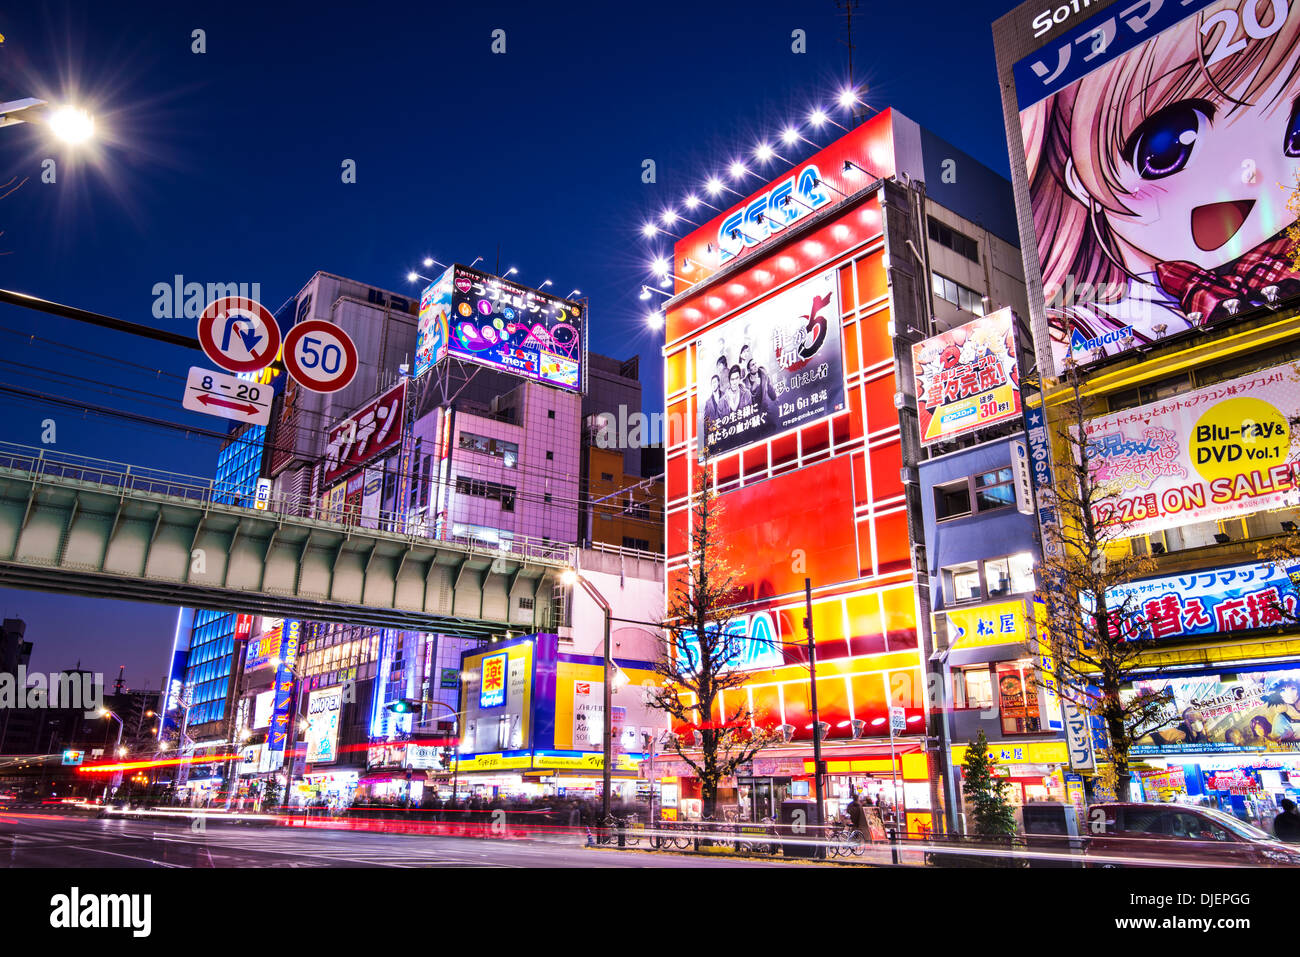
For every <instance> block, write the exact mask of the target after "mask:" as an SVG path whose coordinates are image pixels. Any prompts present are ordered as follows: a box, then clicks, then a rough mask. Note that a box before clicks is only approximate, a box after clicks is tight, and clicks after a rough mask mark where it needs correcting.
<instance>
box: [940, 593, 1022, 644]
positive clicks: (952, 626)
mask: <svg viewBox="0 0 1300 957" xmlns="http://www.w3.org/2000/svg"><path fill="white" fill-rule="evenodd" d="M941 614H944V615H947V617H948V647H949V648H950V649H952V650H956V649H958V648H980V647H983V646H985V645H1014V644H1024V642H1025V640H1026V639H1027V638H1028V634H1027V633H1026V630H1025V603H1024V601H1003V602H998V603H997V604H993V605H980V606H979V607H977V608H954V609H952V610H951V611H945V612H941Z"/></svg>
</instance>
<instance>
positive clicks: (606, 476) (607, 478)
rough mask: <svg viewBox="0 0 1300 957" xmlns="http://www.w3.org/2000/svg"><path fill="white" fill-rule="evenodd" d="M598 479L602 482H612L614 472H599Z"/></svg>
mask: <svg viewBox="0 0 1300 957" xmlns="http://www.w3.org/2000/svg"><path fill="white" fill-rule="evenodd" d="M600 480H601V481H602V482H612V481H614V473H613V472H601V473H600Z"/></svg>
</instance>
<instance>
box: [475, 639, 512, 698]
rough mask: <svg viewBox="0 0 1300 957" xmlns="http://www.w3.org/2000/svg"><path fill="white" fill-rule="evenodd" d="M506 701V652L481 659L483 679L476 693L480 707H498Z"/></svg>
mask: <svg viewBox="0 0 1300 957" xmlns="http://www.w3.org/2000/svg"><path fill="white" fill-rule="evenodd" d="M505 703H506V653H505V652H502V653H501V654H499V655H488V656H487V657H486V658H484V659H483V681H482V685H481V687H480V688H479V693H478V706H479V707H480V708H499V707H501V706H502V705H503V704H505Z"/></svg>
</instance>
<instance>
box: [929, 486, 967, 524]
mask: <svg viewBox="0 0 1300 957" xmlns="http://www.w3.org/2000/svg"><path fill="white" fill-rule="evenodd" d="M934 503H935V511H936V513H937V515H938V517H939V518H940V519H944V518H957V517H958V516H960V515H969V514H970V483H969V482H968V481H967V480H966V479H962V480H961V481H960V482H950V483H949V484H947V485H936V486H935V488H934Z"/></svg>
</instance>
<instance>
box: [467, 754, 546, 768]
mask: <svg viewBox="0 0 1300 957" xmlns="http://www.w3.org/2000/svg"><path fill="white" fill-rule="evenodd" d="M532 763H533V756H532V755H531V754H515V755H509V756H507V755H504V754H476V755H474V757H472V758H461V759H459V760H458V761H457V762H456V770H457V771H461V772H464V771H514V770H518V769H520V768H528V767H531V766H532Z"/></svg>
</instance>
